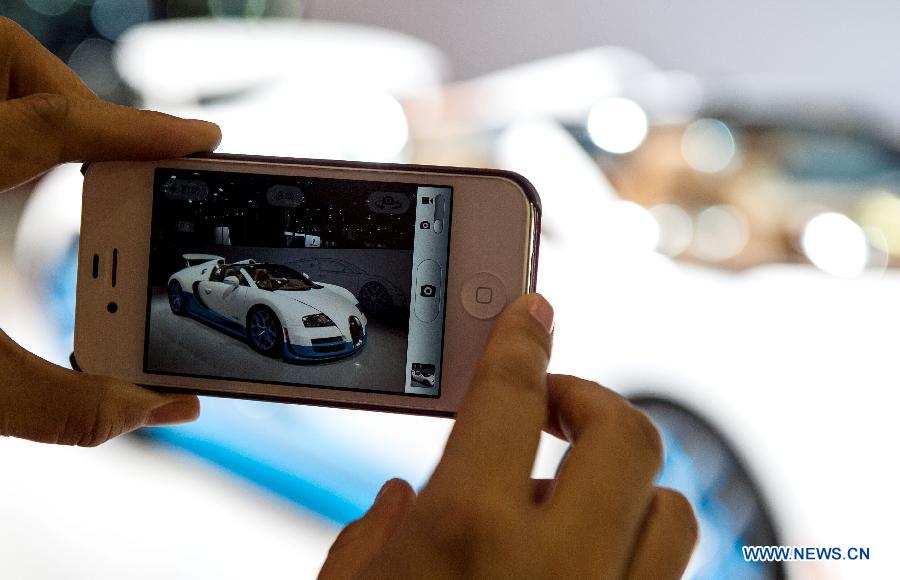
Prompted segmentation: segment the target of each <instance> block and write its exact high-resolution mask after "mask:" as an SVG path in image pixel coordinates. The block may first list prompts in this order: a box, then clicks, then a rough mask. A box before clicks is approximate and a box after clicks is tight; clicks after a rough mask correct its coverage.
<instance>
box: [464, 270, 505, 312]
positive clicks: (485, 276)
mask: <svg viewBox="0 0 900 580" xmlns="http://www.w3.org/2000/svg"><path fill="white" fill-rule="evenodd" d="M460 298H461V299H462V304H463V307H464V308H465V309H466V312H468V313H469V314H471V315H472V316H474V317H475V318H480V319H482V320H487V319H488V318H493V317H495V316H497V315H498V314H500V311H501V310H503V307H504V306H506V299H507V296H506V287H505V286H504V285H503V282H502V281H501V280H500V278H498V277H496V276H494V275H493V274H491V273H489V272H479V273H477V274H475V275H474V276H472V277H471V278H469V279H468V280H467V281H466V282H465V283H464V284H463V286H462V295H461V296H460Z"/></svg>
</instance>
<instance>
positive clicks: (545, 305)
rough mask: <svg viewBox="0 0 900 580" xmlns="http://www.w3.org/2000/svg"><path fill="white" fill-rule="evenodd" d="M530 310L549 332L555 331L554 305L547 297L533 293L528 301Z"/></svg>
mask: <svg viewBox="0 0 900 580" xmlns="http://www.w3.org/2000/svg"><path fill="white" fill-rule="evenodd" d="M528 312H530V313H531V315H532V316H534V318H535V319H536V320H537V321H538V322H540V323H541V326H543V327H544V329H545V330H546V331H547V332H549V333H551V334H552V333H553V307H552V306H550V303H549V302H547V299H546V298H544V297H543V296H541V295H540V294H532V295H531V297H530V298H529V302H528Z"/></svg>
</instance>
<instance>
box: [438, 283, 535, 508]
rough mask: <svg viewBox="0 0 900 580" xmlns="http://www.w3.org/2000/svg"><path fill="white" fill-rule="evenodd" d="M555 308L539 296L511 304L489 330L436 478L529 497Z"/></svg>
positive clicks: (528, 297)
mask: <svg viewBox="0 0 900 580" xmlns="http://www.w3.org/2000/svg"><path fill="white" fill-rule="evenodd" d="M552 319H553V309H552V307H551V306H550V304H549V303H548V302H547V301H546V300H545V299H544V298H543V297H542V296H540V295H539V294H529V295H526V296H523V297H521V298H519V299H518V300H516V301H515V302H513V303H512V304H511V305H509V306H508V307H507V308H506V310H505V311H504V312H503V314H502V315H501V316H500V318H498V319H497V322H496V323H495V324H494V328H493V330H492V331H491V337H490V339H489V340H488V344H487V347H486V348H485V350H484V354H483V355H482V357H481V361H480V362H479V364H478V368H477V370H476V371H475V376H474V379H473V380H472V384H471V386H470V388H469V392H468V393H467V394H466V398H465V400H464V401H463V404H462V407H461V408H460V410H459V413H458V414H457V419H456V425H455V426H454V428H453V431H452V433H451V434H450V439H449V440H448V442H447V447H446V449H445V450H444V456H443V458H442V459H441V463H440V464H439V465H438V467H437V470H436V471H435V475H434V478H433V481H434V482H435V483H436V484H437V485H440V482H441V481H442V480H447V481H449V482H452V485H454V486H459V485H460V484H463V485H464V484H465V483H467V482H468V483H471V484H473V485H475V486H478V487H484V486H485V485H495V486H499V487H498V488H499V489H502V490H503V492H504V493H508V492H509V491H510V490H517V491H518V493H520V494H521V495H522V497H524V498H530V496H531V492H532V490H531V487H532V486H531V482H530V479H529V475H530V474H531V468H532V465H533V464H534V457H535V453H536V452H537V446H538V441H539V439H540V434H541V428H542V427H543V425H544V422H545V418H546V416H547V385H546V376H547V364H548V362H549V359H550V343H551V336H550V330H549V329H550V328H551V326H552Z"/></svg>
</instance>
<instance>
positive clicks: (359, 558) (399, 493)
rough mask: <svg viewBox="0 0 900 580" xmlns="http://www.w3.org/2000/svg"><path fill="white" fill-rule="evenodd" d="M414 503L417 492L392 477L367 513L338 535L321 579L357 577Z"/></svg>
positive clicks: (321, 573) (320, 574) (321, 572)
mask: <svg viewBox="0 0 900 580" xmlns="http://www.w3.org/2000/svg"><path fill="white" fill-rule="evenodd" d="M415 502H416V492H415V491H414V490H413V488H412V487H410V485H409V484H408V483H407V482H405V481H403V480H402V479H391V480H389V481H388V482H387V483H385V484H384V486H382V488H381V491H380V492H378V496H377V497H376V498H375V503H373V504H372V507H371V508H369V511H368V512H366V515H364V516H363V517H362V518H360V519H358V520H356V521H355V522H352V523H350V524H349V525H348V526H347V527H345V528H344V529H343V530H342V531H341V533H340V534H339V535H338V537H337V539H336V540H335V541H334V544H333V545H332V546H331V549H330V550H329V551H328V558H327V559H326V560H325V565H324V566H322V570H321V571H320V572H319V580H345V579H346V578H354V577H356V576H357V575H358V574H359V573H360V572H362V571H363V570H364V569H365V567H366V566H367V565H368V564H369V562H371V561H372V559H373V558H374V557H375V555H376V554H378V552H379V551H380V550H381V548H382V547H383V546H384V545H385V544H386V543H387V541H388V540H389V539H390V537H391V535H393V533H394V532H395V531H396V530H397V528H398V527H399V526H400V524H401V523H402V522H403V519H404V516H405V515H406V514H407V513H408V512H409V510H410V508H412V506H413V505H414V504H415Z"/></svg>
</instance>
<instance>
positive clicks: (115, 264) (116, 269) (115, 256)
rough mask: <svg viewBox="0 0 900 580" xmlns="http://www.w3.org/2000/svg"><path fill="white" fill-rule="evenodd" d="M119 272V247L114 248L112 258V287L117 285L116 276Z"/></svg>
mask: <svg viewBox="0 0 900 580" xmlns="http://www.w3.org/2000/svg"><path fill="white" fill-rule="evenodd" d="M118 272H119V249H118V248H113V258H112V273H111V275H110V282H111V283H112V287H113V288H115V287H116V276H117V274H118Z"/></svg>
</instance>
